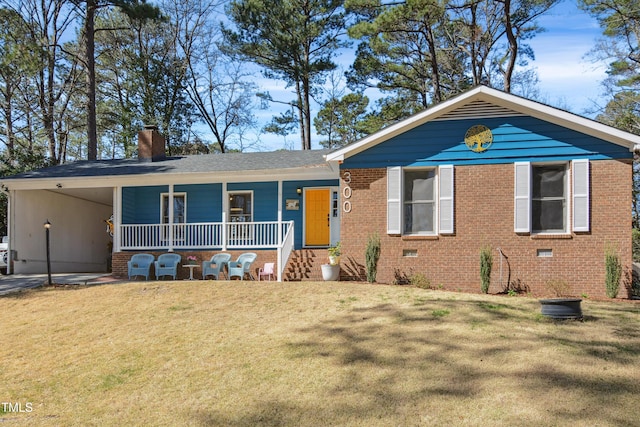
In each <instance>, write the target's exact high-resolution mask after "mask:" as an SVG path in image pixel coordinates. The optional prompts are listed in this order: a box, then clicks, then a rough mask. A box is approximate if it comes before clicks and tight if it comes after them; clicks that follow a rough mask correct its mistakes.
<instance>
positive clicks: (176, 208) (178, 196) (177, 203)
mask: <svg viewBox="0 0 640 427" xmlns="http://www.w3.org/2000/svg"><path fill="white" fill-rule="evenodd" d="M169 199H170V198H169V194H168V193H162V195H161V202H160V205H161V206H160V208H161V217H160V222H161V223H162V224H163V225H165V227H163V228H162V230H163V234H162V238H163V239H164V240H168V239H169V236H170V234H169V228H168V227H172V228H173V240H174V242H175V241H183V240H184V237H185V236H184V232H185V231H184V224H185V223H186V222H187V194H186V193H174V194H173V209H171V208H170V207H169V206H170V203H169ZM171 211H173V212H171ZM170 214H172V215H173V224H172V223H171V216H170ZM167 226H168V227H167Z"/></svg>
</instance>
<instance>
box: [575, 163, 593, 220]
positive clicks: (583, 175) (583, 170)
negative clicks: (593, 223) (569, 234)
mask: <svg viewBox="0 0 640 427" xmlns="http://www.w3.org/2000/svg"><path fill="white" fill-rule="evenodd" d="M571 171H572V176H571V178H572V179H571V184H572V191H571V194H572V196H573V231H577V232H585V231H589V160H587V159H584V160H574V161H572V162H571Z"/></svg>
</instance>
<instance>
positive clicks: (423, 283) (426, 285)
mask: <svg viewBox="0 0 640 427" xmlns="http://www.w3.org/2000/svg"><path fill="white" fill-rule="evenodd" d="M410 280H411V284H412V285H413V286H415V287H417V288H421V289H431V280H429V279H427V276H425V275H424V274H422V273H414V274H412V275H411V278H410Z"/></svg>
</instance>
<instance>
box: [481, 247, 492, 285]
mask: <svg viewBox="0 0 640 427" xmlns="http://www.w3.org/2000/svg"><path fill="white" fill-rule="evenodd" d="M492 267H493V254H492V253H491V246H488V245H487V246H484V247H483V248H482V249H480V289H481V290H482V293H483V294H486V293H488V292H489V285H490V284H491V268H492Z"/></svg>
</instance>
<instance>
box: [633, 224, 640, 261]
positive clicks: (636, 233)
mask: <svg viewBox="0 0 640 427" xmlns="http://www.w3.org/2000/svg"><path fill="white" fill-rule="evenodd" d="M631 236H632V242H633V243H632V245H633V246H632V248H633V260H634V261H635V262H640V230H639V229H637V228H634V229H633V233H632V235H631Z"/></svg>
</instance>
